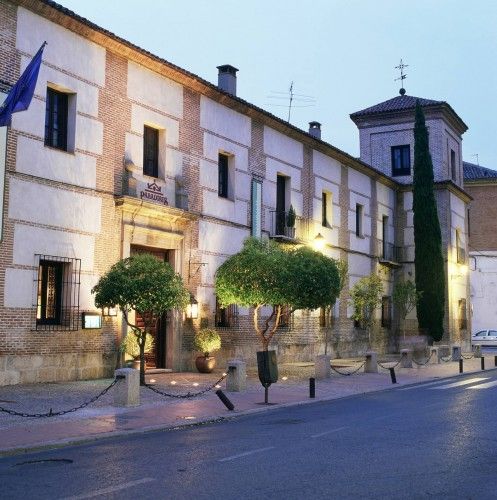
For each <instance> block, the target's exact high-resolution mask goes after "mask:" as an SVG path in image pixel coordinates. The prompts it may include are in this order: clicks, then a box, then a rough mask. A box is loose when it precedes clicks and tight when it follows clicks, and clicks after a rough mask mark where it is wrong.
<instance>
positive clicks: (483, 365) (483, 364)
mask: <svg viewBox="0 0 497 500" xmlns="http://www.w3.org/2000/svg"><path fill="white" fill-rule="evenodd" d="M480 359H481V369H482V370H484V369H485V356H482V357H481V358H480Z"/></svg>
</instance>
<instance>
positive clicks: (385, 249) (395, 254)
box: [376, 240, 402, 264]
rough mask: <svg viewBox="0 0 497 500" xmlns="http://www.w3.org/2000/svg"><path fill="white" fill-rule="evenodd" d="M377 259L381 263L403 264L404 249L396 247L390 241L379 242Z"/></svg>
mask: <svg viewBox="0 0 497 500" xmlns="http://www.w3.org/2000/svg"><path fill="white" fill-rule="evenodd" d="M377 244H378V247H377V254H376V255H377V257H378V259H379V261H380V262H385V263H392V264H398V263H400V262H402V247H398V246H395V245H394V244H393V243H388V241H383V240H378V241H377Z"/></svg>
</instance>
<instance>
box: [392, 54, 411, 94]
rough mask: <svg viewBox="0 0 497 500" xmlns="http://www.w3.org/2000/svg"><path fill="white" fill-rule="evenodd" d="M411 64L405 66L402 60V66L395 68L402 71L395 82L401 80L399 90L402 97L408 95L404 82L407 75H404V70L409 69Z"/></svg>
mask: <svg viewBox="0 0 497 500" xmlns="http://www.w3.org/2000/svg"><path fill="white" fill-rule="evenodd" d="M408 67H409V64H404V63H403V61H402V59H401V60H400V64H399V65H398V66H395V69H398V70H400V76H399V78H396V79H395V80H394V81H397V80H400V85H401V88H400V90H399V94H400V95H404V94H405V93H406V89H405V88H404V80H405V79H406V78H407V75H406V74H405V73H404V69H405V68H408Z"/></svg>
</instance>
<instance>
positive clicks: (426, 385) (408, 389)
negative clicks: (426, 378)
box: [398, 380, 445, 391]
mask: <svg viewBox="0 0 497 500" xmlns="http://www.w3.org/2000/svg"><path fill="white" fill-rule="evenodd" d="M444 382H445V380H436V381H435V382H428V383H426V384H419V385H413V386H409V387H403V388H402V389H398V390H399V391H412V390H413V389H423V387H429V386H430V385H437V384H443V383H444Z"/></svg>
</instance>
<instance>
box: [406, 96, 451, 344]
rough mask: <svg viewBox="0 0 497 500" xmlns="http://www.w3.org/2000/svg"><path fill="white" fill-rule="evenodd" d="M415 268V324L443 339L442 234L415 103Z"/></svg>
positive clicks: (421, 121)
mask: <svg viewBox="0 0 497 500" xmlns="http://www.w3.org/2000/svg"><path fill="white" fill-rule="evenodd" d="M413 211H414V245H415V250H414V268H415V281H416V290H417V291H418V292H420V294H419V295H418V298H417V307H416V313H417V317H418V325H419V327H420V328H422V329H425V330H427V331H428V333H429V334H430V335H431V337H432V338H433V339H434V340H437V341H438V340H440V339H441V338H442V336H443V319H444V312H445V271H444V260H443V255H442V235H441V231H440V222H439V220H438V213H437V205H436V201H435V194H434V191H433V163H432V160H431V155H430V149H429V142H428V129H427V128H426V124H425V116H424V113H423V108H422V107H421V106H420V104H419V102H418V103H417V104H416V120H415V125H414V179H413Z"/></svg>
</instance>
